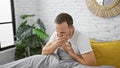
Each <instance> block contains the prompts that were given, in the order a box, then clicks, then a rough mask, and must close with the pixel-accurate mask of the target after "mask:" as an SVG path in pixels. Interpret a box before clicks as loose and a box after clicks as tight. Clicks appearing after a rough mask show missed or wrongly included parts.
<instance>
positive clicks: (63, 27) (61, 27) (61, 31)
mask: <svg viewBox="0 0 120 68" xmlns="http://www.w3.org/2000/svg"><path fill="white" fill-rule="evenodd" d="M55 27H56V32H57V38H60V37H62V36H70V34H71V28H70V27H68V24H67V22H63V23H61V24H55Z"/></svg>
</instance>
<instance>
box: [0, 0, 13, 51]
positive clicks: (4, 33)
mask: <svg viewBox="0 0 120 68" xmlns="http://www.w3.org/2000/svg"><path fill="white" fill-rule="evenodd" d="M0 9H1V10H0V50H4V49H6V48H9V47H13V46H14V40H15V38H14V35H15V17H14V4H13V0H1V2H0Z"/></svg>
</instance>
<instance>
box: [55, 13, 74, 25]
mask: <svg viewBox="0 0 120 68" xmlns="http://www.w3.org/2000/svg"><path fill="white" fill-rule="evenodd" d="M63 22H67V24H68V26H72V25H73V18H72V16H71V15H69V14H68V13H60V14H59V15H57V17H56V19H55V23H56V24H61V23H63Z"/></svg>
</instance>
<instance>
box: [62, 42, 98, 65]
mask: <svg viewBox="0 0 120 68" xmlns="http://www.w3.org/2000/svg"><path fill="white" fill-rule="evenodd" d="M62 47H63V49H64V50H65V51H67V52H68V54H69V55H70V56H71V57H72V58H73V59H75V60H76V61H78V62H79V63H82V64H85V65H90V66H95V65H96V60H95V56H94V53H93V52H92V51H91V52H88V53H85V54H82V55H77V54H75V53H74V51H73V49H72V47H71V45H66V44H65V45H63V46H62Z"/></svg>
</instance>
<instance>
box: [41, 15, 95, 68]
mask: <svg viewBox="0 0 120 68" xmlns="http://www.w3.org/2000/svg"><path fill="white" fill-rule="evenodd" d="M55 27H56V31H55V32H54V34H53V35H52V37H51V38H50V40H49V41H48V43H47V44H46V45H45V46H44V47H43V50H42V54H44V55H50V54H52V53H54V52H55V50H56V49H57V48H59V47H62V48H63V49H64V50H65V51H66V52H67V53H68V54H69V55H70V56H71V57H72V58H73V59H74V60H76V61H77V62H79V63H81V64H84V65H92V66H93V65H96V60H95V56H94V53H93V51H92V48H91V46H90V43H89V38H88V37H86V36H85V35H83V33H81V32H79V31H77V30H75V28H74V26H73V19H72V17H71V16H70V15H69V14H67V13H61V14H59V15H58V16H57V17H56V19H55ZM68 41H69V43H70V44H71V45H70V44H67V43H66V42H68ZM73 48H74V49H73ZM75 51H76V52H75Z"/></svg>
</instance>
